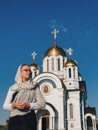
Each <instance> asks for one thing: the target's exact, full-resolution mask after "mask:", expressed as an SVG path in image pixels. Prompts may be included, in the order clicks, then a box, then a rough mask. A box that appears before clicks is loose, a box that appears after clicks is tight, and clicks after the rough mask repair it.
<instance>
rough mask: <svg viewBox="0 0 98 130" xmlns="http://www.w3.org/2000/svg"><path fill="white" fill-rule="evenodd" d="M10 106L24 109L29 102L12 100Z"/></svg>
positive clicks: (28, 106) (27, 106)
mask: <svg viewBox="0 0 98 130" xmlns="http://www.w3.org/2000/svg"><path fill="white" fill-rule="evenodd" d="M12 108H17V109H21V110H22V109H25V108H30V103H29V102H14V103H13V104H12Z"/></svg>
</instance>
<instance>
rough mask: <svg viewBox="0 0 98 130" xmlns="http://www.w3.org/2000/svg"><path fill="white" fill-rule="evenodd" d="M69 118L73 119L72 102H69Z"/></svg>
mask: <svg viewBox="0 0 98 130" xmlns="http://www.w3.org/2000/svg"><path fill="white" fill-rule="evenodd" d="M69 112H70V119H73V104H72V103H71V104H69Z"/></svg>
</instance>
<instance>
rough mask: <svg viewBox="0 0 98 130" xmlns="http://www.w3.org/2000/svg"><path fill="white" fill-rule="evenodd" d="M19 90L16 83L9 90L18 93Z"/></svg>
mask: <svg viewBox="0 0 98 130" xmlns="http://www.w3.org/2000/svg"><path fill="white" fill-rule="evenodd" d="M18 88H19V86H18V85H17V84H16V83H15V84H13V85H12V86H11V87H10V88H9V90H10V91H17V90H18Z"/></svg>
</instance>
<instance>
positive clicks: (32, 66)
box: [30, 63, 40, 70]
mask: <svg viewBox="0 0 98 130" xmlns="http://www.w3.org/2000/svg"><path fill="white" fill-rule="evenodd" d="M30 68H31V70H40V68H39V66H38V65H37V64H35V63H33V64H31V65H30Z"/></svg>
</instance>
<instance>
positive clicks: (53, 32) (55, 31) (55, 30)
mask: <svg viewBox="0 0 98 130" xmlns="http://www.w3.org/2000/svg"><path fill="white" fill-rule="evenodd" d="M57 33H59V31H58V30H57V29H56V28H54V30H53V31H52V34H53V35H54V40H56V37H57Z"/></svg>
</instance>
